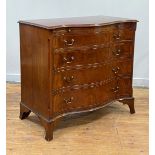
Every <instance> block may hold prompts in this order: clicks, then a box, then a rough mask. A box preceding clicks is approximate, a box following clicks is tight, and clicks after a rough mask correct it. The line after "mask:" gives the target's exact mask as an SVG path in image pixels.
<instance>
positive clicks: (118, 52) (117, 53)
mask: <svg viewBox="0 0 155 155" xmlns="http://www.w3.org/2000/svg"><path fill="white" fill-rule="evenodd" d="M113 53H114V54H115V55H116V56H119V55H120V53H121V50H120V49H117V50H116V51H113Z"/></svg>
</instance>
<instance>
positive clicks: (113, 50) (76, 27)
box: [19, 16, 137, 141]
mask: <svg viewBox="0 0 155 155" xmlns="http://www.w3.org/2000/svg"><path fill="white" fill-rule="evenodd" d="M136 24H137V21H136V20H131V19H125V18H116V17H105V16H92V17H76V18H67V19H61V18H58V19H47V20H46V19H42V20H30V21H19V25H20V55H21V103H20V118H21V119H25V118H27V117H28V116H29V114H30V112H31V111H32V112H34V113H35V114H36V115H37V116H38V117H39V119H40V121H41V123H42V125H43V126H44V127H45V132H46V136H45V139H46V140H48V141H50V140H51V139H52V138H53V128H54V124H55V122H56V121H57V120H59V119H60V118H62V117H63V116H66V115H69V114H74V113H81V112H88V111H92V110H97V109H99V108H101V107H104V106H106V105H108V104H109V103H112V102H114V101H120V102H122V103H124V104H127V105H128V106H129V109H130V113H135V110H134V98H133V94H132V75H133V57H134V40H135V30H136Z"/></svg>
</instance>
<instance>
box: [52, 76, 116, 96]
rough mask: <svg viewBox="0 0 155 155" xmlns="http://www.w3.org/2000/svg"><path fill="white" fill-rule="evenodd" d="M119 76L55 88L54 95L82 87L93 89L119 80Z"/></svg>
mask: <svg viewBox="0 0 155 155" xmlns="http://www.w3.org/2000/svg"><path fill="white" fill-rule="evenodd" d="M117 78H118V77H112V78H109V79H106V80H104V81H96V82H92V83H85V84H81V85H73V86H67V87H62V88H58V89H54V90H52V95H57V94H63V93H65V92H67V91H75V90H80V89H91V88H96V87H101V86H104V85H105V84H107V83H109V82H111V81H113V80H117Z"/></svg>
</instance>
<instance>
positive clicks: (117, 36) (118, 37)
mask: <svg viewBox="0 0 155 155" xmlns="http://www.w3.org/2000/svg"><path fill="white" fill-rule="evenodd" d="M113 36H114V38H115V39H116V40H120V39H121V35H120V34H114V35H113Z"/></svg>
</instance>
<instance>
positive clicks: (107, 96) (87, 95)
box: [53, 80, 117, 115]
mask: <svg viewBox="0 0 155 155" xmlns="http://www.w3.org/2000/svg"><path fill="white" fill-rule="evenodd" d="M116 86H117V83H116V81H115V80H113V81H111V82H109V83H107V84H105V85H104V86H102V88H95V87H94V88H92V89H81V90H75V91H70V92H66V93H64V94H57V95H55V96H54V97H53V112H54V114H55V115H58V114H60V113H63V112H70V111H74V110H76V111H78V110H85V109H89V108H90V107H92V108H93V107H96V106H99V105H102V104H104V102H105V103H107V102H108V101H112V100H113V99H115V95H116V94H115V92H114V88H115V87H116ZM103 94H104V95H103Z"/></svg>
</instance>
